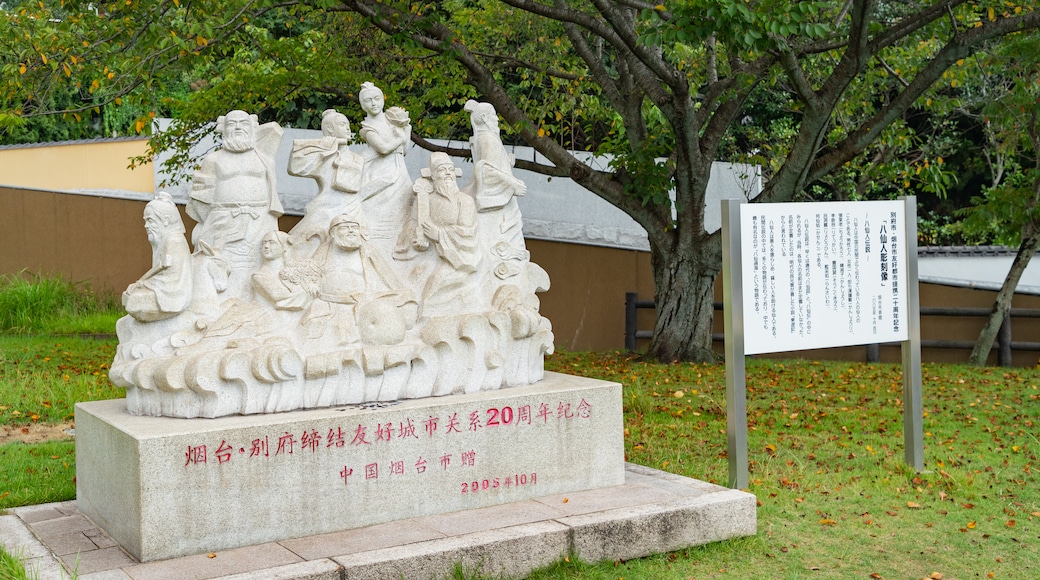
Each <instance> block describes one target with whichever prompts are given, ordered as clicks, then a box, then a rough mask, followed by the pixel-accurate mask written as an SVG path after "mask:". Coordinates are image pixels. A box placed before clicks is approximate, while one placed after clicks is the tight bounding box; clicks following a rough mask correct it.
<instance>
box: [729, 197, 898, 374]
mask: <svg viewBox="0 0 1040 580" xmlns="http://www.w3.org/2000/svg"><path fill="white" fill-rule="evenodd" d="M905 214H906V211H905V203H904V202H903V201H900V200H897V201H857V202H822V203H773V204H741V205H740V229H741V231H742V232H743V242H744V243H743V244H741V250H740V252H741V258H740V264H741V269H742V270H741V271H742V277H743V285H744V292H743V311H744V352H745V354H760V353H770V352H786V351H795V350H808V349H814V348H825V347H835V346H851V345H858V344H875V343H885V342H900V341H905V340H907V336H908V335H907V316H908V309H907V280H908V278H907V262H908V260H907V258H906V256H907V254H906V249H907V240H906V231H907V228H906V217H905Z"/></svg>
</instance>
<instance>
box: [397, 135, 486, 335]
mask: <svg viewBox="0 0 1040 580" xmlns="http://www.w3.org/2000/svg"><path fill="white" fill-rule="evenodd" d="M460 175H461V171H460V170H459V169H458V168H457V167H455V163H454V162H452V160H451V157H448V156H447V155H446V154H444V153H440V152H437V153H433V154H432V155H430V166H429V168H424V169H423V170H422V178H420V179H419V180H418V181H416V182H415V186H414V188H413V189H414V193H415V201H414V203H413V208H414V212H413V215H412V216H411V217H410V218H409V219H408V221H407V222H406V223H405V226H404V230H403V231H402V232H401V235H400V237H399V239H398V241H397V248H396V249H395V250H394V258H395V259H397V260H409V259H412V258H414V257H415V256H416V254H418V253H420V252H426V251H428V250H429V251H434V252H436V254H437V256H439V257H440V261H439V263H438V265H437V266H436V268H435V269H434V270H433V273H432V274H430V277H429V278H428V279H427V281H426V284H425V287H424V288H423V292H422V305H423V314H424V315H426V316H430V315H433V314H437V313H442V312H452V311H455V312H459V311H462V310H464V309H466V305H467V303H468V304H470V305H472V304H473V299H472V296H474V295H475V294H477V292H475V291H474V290H473V289H472V288H467V286H472V285H473V284H477V283H479V277H478V276H475V275H474V274H475V272H476V271H477V266H478V265H479V264H480V259H481V252H480V248H478V247H477V208H476V204H475V203H474V201H473V198H472V197H470V196H469V195H466V194H464V193H462V192H461V191H460V190H459V185H458V183H457V181H456V180H457V179H458V177H459V176H460Z"/></svg>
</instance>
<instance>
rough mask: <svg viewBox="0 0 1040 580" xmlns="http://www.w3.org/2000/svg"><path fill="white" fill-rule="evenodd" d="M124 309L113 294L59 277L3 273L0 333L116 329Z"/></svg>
mask: <svg viewBox="0 0 1040 580" xmlns="http://www.w3.org/2000/svg"><path fill="white" fill-rule="evenodd" d="M121 312H122V311H121V308H120V306H119V304H118V303H117V302H116V299H115V298H114V297H111V296H100V295H97V294H95V293H94V292H93V291H92V290H91V289H90V288H89V287H88V286H86V285H84V284H74V283H71V282H67V281H65V280H63V279H61V278H58V277H44V276H41V275H39V274H36V275H31V276H29V275H26V274H25V273H23V274H22V275H13V276H6V275H5V276H0V332H8V333H10V332H23V333H31V332H53V333H97V332H103V333H104V332H107V333H111V332H114V331H115V321H116V319H118V318H119V316H121V315H122V314H121Z"/></svg>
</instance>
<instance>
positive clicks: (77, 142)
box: [0, 135, 148, 151]
mask: <svg viewBox="0 0 1040 580" xmlns="http://www.w3.org/2000/svg"><path fill="white" fill-rule="evenodd" d="M147 139H148V136H147V135H135V136H132V137H95V138H93V139H73V140H71V141H50V142H48V143H19V144H15V145H0V151H2V150H5V149H36V148H39V147H61V146H63V145H86V144H91V143H120V142H123V141H145V140H147Z"/></svg>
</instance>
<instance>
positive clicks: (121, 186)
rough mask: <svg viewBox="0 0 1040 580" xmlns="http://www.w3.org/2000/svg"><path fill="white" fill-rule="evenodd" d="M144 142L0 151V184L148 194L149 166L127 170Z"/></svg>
mask: <svg viewBox="0 0 1040 580" xmlns="http://www.w3.org/2000/svg"><path fill="white" fill-rule="evenodd" d="M147 145H148V141H147V139H146V138H141V139H120V140H112V141H107V140H100V141H88V142H83V143H78V142H76V143H60V144H49V145H32V146H26V147H11V148H6V149H0V184H2V185H5V186H11V187H32V188H37V189H46V190H83V189H118V190H125V191H140V192H144V193H151V192H153V191H154V190H155V176H154V175H153V172H152V164H151V163H149V164H147V165H142V166H141V167H138V168H136V169H133V170H130V169H128V166H129V165H130V158H131V157H134V156H137V155H142V154H144V152H145V151H146V148H147Z"/></svg>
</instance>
